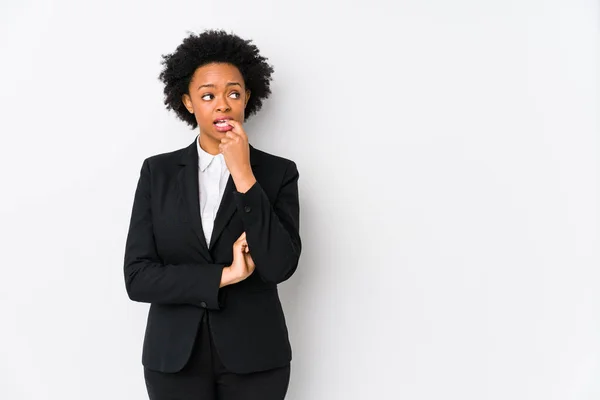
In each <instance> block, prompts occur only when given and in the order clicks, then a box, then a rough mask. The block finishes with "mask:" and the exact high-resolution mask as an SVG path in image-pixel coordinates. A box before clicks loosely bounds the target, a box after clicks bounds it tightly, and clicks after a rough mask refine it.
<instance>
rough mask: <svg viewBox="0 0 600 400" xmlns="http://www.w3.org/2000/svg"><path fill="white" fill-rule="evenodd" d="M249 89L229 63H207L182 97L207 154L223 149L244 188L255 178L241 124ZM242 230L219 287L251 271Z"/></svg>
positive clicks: (234, 176) (237, 182) (238, 187)
mask: <svg viewBox="0 0 600 400" xmlns="http://www.w3.org/2000/svg"><path fill="white" fill-rule="evenodd" d="M249 98H250V91H249V90H247V89H246V87H245V82H244V79H243V77H242V74H241V73H240V71H239V70H238V69H237V67H235V66H234V65H231V64H226V63H211V64H206V65H203V66H201V67H199V68H198V69H196V71H195V72H194V75H193V76H192V79H191V81H190V84H189V86H188V93H186V94H184V95H183V97H182V99H181V100H182V101H183V104H184V105H185V107H186V108H187V110H188V111H189V112H191V113H193V114H194V116H195V117H196V121H197V122H198V127H199V129H200V136H199V142H200V147H201V148H202V149H203V150H204V151H206V152H207V153H209V154H213V155H216V154H219V153H222V154H223V157H224V159H225V164H226V165H227V169H228V170H229V173H230V174H231V177H232V179H233V182H234V183H235V186H236V190H237V191H238V192H240V193H245V192H247V191H248V190H249V189H250V188H251V187H252V186H253V185H254V183H255V182H256V178H255V177H254V173H253V172H252V168H251V167H250V147H249V144H248V135H246V132H245V131H244V129H243V127H242V123H243V121H244V110H245V108H246V104H247V103H248V99H249ZM219 118H231V119H229V120H228V121H227V124H228V125H229V126H231V128H228V129H230V130H229V131H227V132H223V131H220V130H219V129H217V127H216V126H215V124H214V121H215V119H219ZM249 251H250V250H249V248H248V243H247V242H246V234H245V232H244V233H243V234H242V236H240V237H239V238H238V240H237V241H236V242H235V243H234V245H233V252H234V260H233V264H232V265H231V266H229V267H226V268H225V269H224V271H223V277H222V279H221V287H222V286H225V285H230V284H233V283H237V282H239V281H241V280H243V279H246V278H247V277H248V276H250V275H251V274H252V272H254V268H255V265H254V261H253V260H252V257H251V255H250V253H249Z"/></svg>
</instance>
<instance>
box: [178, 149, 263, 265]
mask: <svg viewBox="0 0 600 400" xmlns="http://www.w3.org/2000/svg"><path fill="white" fill-rule="evenodd" d="M196 140H197V139H196ZM196 140H194V142H193V143H192V144H191V145H190V146H188V147H187V149H185V151H184V152H183V156H182V159H181V163H180V165H183V168H182V169H181V171H179V175H178V178H177V182H178V188H179V193H180V196H181V197H182V198H183V199H184V200H185V201H184V203H185V204H186V208H187V210H186V211H187V212H188V213H189V215H190V220H191V224H192V229H193V231H194V233H195V234H196V236H197V237H198V240H200V245H201V249H202V252H203V253H205V256H206V257H207V258H209V259H211V258H212V257H211V256H210V252H209V247H210V248H211V249H212V246H213V245H214V244H215V242H216V241H217V239H218V238H219V236H220V235H221V233H222V232H223V229H224V228H225V226H226V225H227V223H228V222H229V221H230V220H231V217H232V216H233V214H235V212H236V205H235V201H234V198H233V193H234V191H236V188H235V183H234V182H233V177H232V176H231V175H229V179H228V180H227V185H226V186H225V192H224V193H223V198H222V199H221V203H220V204H219V209H218V211H217V216H216V217H215V221H214V225H213V231H212V234H211V238H210V245H209V244H207V243H206V238H205V236H204V230H203V228H202V217H201V215H200V188H199V183H198V149H197V148H196ZM258 157H259V155H258V153H257V150H256V149H254V147H252V145H250V166H251V167H252V171H254V173H255V175H256V171H255V168H256V167H257V166H258Z"/></svg>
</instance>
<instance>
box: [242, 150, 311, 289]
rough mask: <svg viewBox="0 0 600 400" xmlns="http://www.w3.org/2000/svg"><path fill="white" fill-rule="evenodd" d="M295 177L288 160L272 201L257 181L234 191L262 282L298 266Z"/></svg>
mask: <svg viewBox="0 0 600 400" xmlns="http://www.w3.org/2000/svg"><path fill="white" fill-rule="evenodd" d="M298 178H299V174H298V170H297V167H296V164H295V163H294V162H290V164H288V167H287V169H286V171H285V173H284V177H283V181H282V183H281V188H280V190H279V193H278V194H277V198H276V200H275V202H274V204H273V205H271V203H270V201H269V199H268V197H267V195H266V193H265V192H264V190H263V189H262V187H261V186H260V184H259V183H258V182H255V183H254V184H253V185H252V187H250V189H249V190H248V191H246V192H244V193H240V192H235V196H234V198H235V202H236V206H237V209H238V212H239V213H240V216H241V218H242V221H243V223H244V230H245V232H246V240H247V242H248V248H249V249H250V254H251V255H252V259H253V260H254V262H255V264H256V271H258V274H259V275H260V277H261V278H262V279H263V281H265V282H272V283H280V282H283V281H285V280H287V279H288V278H289V277H291V276H292V274H293V273H294V272H295V271H296V268H297V267H298V260H299V258H300V252H301V249H302V242H301V240H300V234H299V220H300V207H299V200H298Z"/></svg>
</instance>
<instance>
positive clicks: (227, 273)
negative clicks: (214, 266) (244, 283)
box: [219, 266, 233, 288]
mask: <svg viewBox="0 0 600 400" xmlns="http://www.w3.org/2000/svg"><path fill="white" fill-rule="evenodd" d="M232 275H233V274H232V271H231V266H229V267H223V273H222V274H221V284H220V285H219V288H222V287H223V286H227V285H231V284H232V283H233V276H232Z"/></svg>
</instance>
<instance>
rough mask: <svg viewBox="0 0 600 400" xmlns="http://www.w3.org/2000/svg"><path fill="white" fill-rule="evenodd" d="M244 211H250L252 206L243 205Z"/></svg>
mask: <svg viewBox="0 0 600 400" xmlns="http://www.w3.org/2000/svg"><path fill="white" fill-rule="evenodd" d="M244 211H246V212H247V213H249V212H250V211H252V207H250V206H246V207H244Z"/></svg>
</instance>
